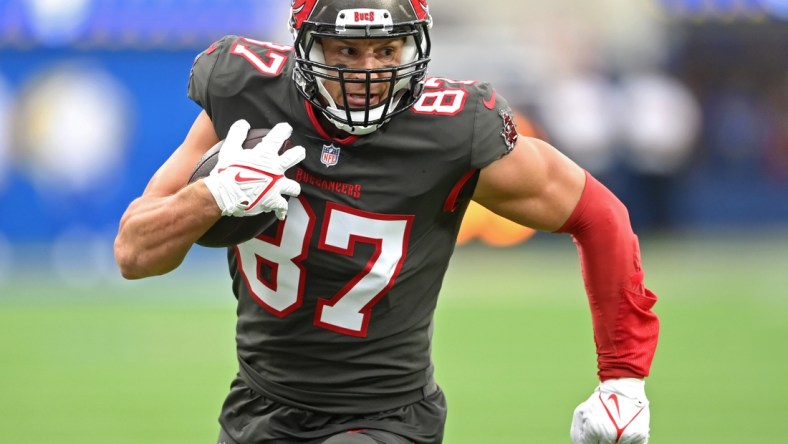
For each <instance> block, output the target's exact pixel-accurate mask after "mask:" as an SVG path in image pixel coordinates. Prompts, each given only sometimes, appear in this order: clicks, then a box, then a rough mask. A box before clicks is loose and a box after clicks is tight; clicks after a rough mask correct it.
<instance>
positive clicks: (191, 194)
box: [115, 112, 221, 279]
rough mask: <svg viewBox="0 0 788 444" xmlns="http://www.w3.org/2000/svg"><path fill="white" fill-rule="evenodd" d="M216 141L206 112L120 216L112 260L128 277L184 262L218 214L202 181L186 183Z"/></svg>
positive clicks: (163, 270)
mask: <svg viewBox="0 0 788 444" xmlns="http://www.w3.org/2000/svg"><path fill="white" fill-rule="evenodd" d="M218 141H219V137H218V136H217V135H216V131H215V130H214V128H213V124H212V123H211V120H210V118H209V117H208V115H207V114H206V113H205V112H202V113H200V115H199V116H198V117H197V118H196V119H195V121H194V124H193V125H192V127H191V129H190V130H189V132H188V134H187V135H186V138H185V139H184V141H183V143H181V145H180V146H179V147H178V149H176V150H175V151H174V152H173V154H172V155H171V156H170V158H169V159H167V161H166V162H164V164H163V165H162V166H161V167H160V168H159V170H158V171H157V172H156V173H155V174H154V175H153V177H152V178H151V180H150V182H149V183H148V185H147V187H146V188H145V191H144V192H143V194H142V196H141V197H139V198H137V199H136V200H134V201H133V202H132V203H131V204H130V205H129V207H128V208H127V209H126V212H125V213H124V214H123V217H122V218H121V221H120V227H119V229H118V235H117V237H116V238H115V260H116V261H117V263H118V266H119V268H120V272H121V274H122V275H123V277H125V278H127V279H139V278H144V277H148V276H156V275H160V274H164V273H167V272H169V271H172V270H174V269H175V268H177V267H178V265H180V264H181V263H182V262H183V259H184V257H185V256H186V253H187V252H188V251H189V249H190V248H191V246H192V244H193V243H194V242H195V241H196V240H197V239H198V238H199V237H200V236H201V235H202V234H203V233H205V231H206V230H208V228H210V227H211V225H213V224H214V223H215V222H216V221H217V220H218V219H219V217H220V216H221V210H220V209H219V207H218V206H217V204H216V200H215V199H214V197H213V196H212V194H211V192H210V191H209V190H208V188H207V187H206V186H205V184H204V181H202V180H200V181H196V182H194V183H193V184H190V185H187V183H188V179H189V176H190V175H191V172H192V170H193V168H194V165H195V164H196V163H197V161H198V160H199V159H200V157H201V156H202V155H203V154H204V153H205V152H206V151H207V150H208V149H209V148H210V147H212V146H213V145H214V144H216V143H217V142H218Z"/></svg>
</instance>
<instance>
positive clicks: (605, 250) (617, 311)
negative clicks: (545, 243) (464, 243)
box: [474, 137, 659, 380]
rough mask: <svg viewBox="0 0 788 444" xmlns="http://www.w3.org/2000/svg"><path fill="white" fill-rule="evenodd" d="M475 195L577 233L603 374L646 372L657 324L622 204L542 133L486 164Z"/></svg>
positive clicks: (517, 216)
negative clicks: (538, 137) (552, 144)
mask: <svg viewBox="0 0 788 444" xmlns="http://www.w3.org/2000/svg"><path fill="white" fill-rule="evenodd" d="M474 200H476V201H477V202H479V203H480V204H482V205H484V206H485V207H487V208H489V209H490V210H492V211H494V212H496V213H498V214H500V215H502V216H504V217H506V218H509V219H511V220H513V221H515V222H517V223H520V224H523V225H527V226H530V227H533V228H536V229H540V230H543V231H549V232H566V233H569V234H571V235H572V236H573V238H574V240H575V242H576V243H577V246H578V250H579V253H580V258H581V264H582V270H583V280H584V283H585V287H586V292H587V294H588V298H589V302H590V306H591V312H592V320H593V325H594V339H595V341H596V344H597V355H598V366H599V377H600V379H601V380H606V379H610V378H621V377H639V378H642V377H644V376H646V375H648V372H649V368H650V365H651V360H652V358H653V355H654V350H655V348H656V341H657V335H658V331H659V325H658V320H657V317H656V315H654V313H652V312H651V311H650V309H651V306H652V305H653V304H654V302H656V296H654V295H653V293H651V292H650V291H648V290H647V289H646V288H645V286H644V284H643V278H644V275H643V271H642V269H641V266H640V251H639V247H638V241H637V237H636V236H635V234H634V233H633V231H632V228H631V226H630V222H629V216H628V213H627V210H626V208H625V207H624V205H623V204H622V203H621V201H619V200H618V199H617V198H616V197H615V196H614V195H613V193H611V192H610V191H609V190H608V189H607V188H605V187H604V186H603V185H602V184H601V183H599V182H598V181H597V180H596V179H594V178H593V177H592V176H591V175H590V174H588V173H586V172H585V171H584V170H582V169H581V168H580V167H579V166H577V165H576V164H575V163H574V162H572V161H571V160H570V159H568V158H567V157H566V156H564V155H563V154H561V153H560V152H559V151H557V150H556V149H555V148H553V147H552V146H550V145H549V144H548V143H546V142H543V141H541V140H537V139H533V138H527V137H521V138H520V139H519V140H518V142H517V146H516V147H515V149H514V150H513V151H512V152H511V153H509V154H508V155H506V156H504V157H502V158H501V159H499V160H497V161H495V162H493V163H491V164H490V165H488V166H487V167H485V168H484V169H482V171H481V173H480V177H479V183H478V186H477V188H476V191H475V193H474Z"/></svg>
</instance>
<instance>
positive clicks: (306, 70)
mask: <svg viewBox="0 0 788 444" xmlns="http://www.w3.org/2000/svg"><path fill="white" fill-rule="evenodd" d="M290 12H291V14H290V23H289V27H290V31H291V33H292V34H293V38H294V39H295V44H294V46H295V60H296V64H295V69H294V73H293V77H294V80H295V83H296V85H297V87H298V89H299V91H300V92H301V94H302V95H303V96H304V97H305V98H306V99H307V100H308V101H309V102H310V103H311V104H312V105H313V106H315V107H316V108H318V109H320V110H321V111H322V113H323V115H325V116H326V118H328V120H329V121H331V122H332V123H333V124H334V125H336V126H337V128H339V129H341V130H344V131H347V132H349V133H351V134H368V133H371V132H373V131H375V130H376V129H378V128H379V127H380V126H381V125H383V124H384V123H386V122H387V121H388V120H389V119H390V118H391V117H392V116H394V115H396V114H399V113H401V112H403V111H405V110H406V109H408V108H409V107H410V106H412V105H413V104H414V103H415V102H416V100H418V98H419V96H420V95H421V92H422V89H423V86H424V79H425V77H426V75H427V64H428V62H429V60H430V58H429V54H430V46H431V45H430V38H429V29H430V27H431V26H432V18H431V17H430V14H429V9H428V6H427V0H293V1H292V4H291V11H290ZM359 17H362V18H361V19H359ZM325 38H341V39H376V38H379V39H392V38H404V39H405V45H404V47H403V51H402V60H401V64H400V65H399V66H393V67H384V68H375V69H359V68H348V67H337V66H329V65H326V63H325V59H324V57H323V48H322V45H321V40H322V39H325ZM326 80H328V81H335V82H338V83H339V84H340V85H341V88H342V91H343V94H344V92H345V91H347V89H346V87H345V85H346V84H348V83H364V84H366V88H367V91H369V89H370V87H371V85H372V84H373V83H389V84H390V87H389V88H388V97H385V98H384V99H383V100H381V101H380V102H379V104H377V105H375V106H370V97H367V102H366V106H365V107H364V109H352V110H351V109H349V108H343V107H340V106H339V105H337V104H336V103H335V101H334V99H333V98H332V97H331V95H330V94H329V93H328V91H327V90H326V88H325V86H324V84H323V82H324V81H326ZM344 103H348V100H347V97H346V98H345V101H344Z"/></svg>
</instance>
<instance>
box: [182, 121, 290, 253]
mask: <svg viewBox="0 0 788 444" xmlns="http://www.w3.org/2000/svg"><path fill="white" fill-rule="evenodd" d="M268 131H269V130H268V129H264V128H256V129H251V130H249V133H248V134H247V137H246V140H245V141H244V143H243V145H242V146H243V148H244V149H250V148H253V147H254V146H255V145H257V144H258V143H259V142H260V140H262V138H263V137H265V135H266V134H268ZM223 143H224V140H222V141H220V142H219V143H217V144H216V145H214V146H212V147H211V149H209V150H208V151H206V152H205V154H203V156H202V157H201V158H200V160H199V161H198V162H197V165H195V166H194V171H192V174H191V176H190V177H189V183H192V182H194V181H196V180H199V179H202V178H203V177H206V176H208V174H210V173H211V171H212V170H213V168H214V167H215V166H216V162H218V161H219V151H220V150H221V149H222V144H223ZM291 146H292V144H291V143H290V139H288V140H286V141H285V143H284V144H283V145H282V148H281V149H280V150H279V152H280V153H282V152H284V151H286V150H287V149H288V148H290V147H291ZM285 199H287V196H285ZM276 221H277V219H276V215H275V214H274V213H273V212H268V213H260V214H258V215H255V216H247V217H232V216H222V217H221V218H219V220H218V221H216V223H215V224H213V226H211V228H209V229H208V231H206V232H205V234H203V235H202V236H201V237H200V238H199V239H197V242H196V243H197V245H202V246H203V247H211V248H223V247H231V246H233V245H238V244H240V243H242V242H246V241H248V240H249V239H252V238H253V237H255V236H257V235H259V234H260V233H262V232H263V230H265V229H266V228H268V227H269V226H271V225H272V224H273V223H274V222H276Z"/></svg>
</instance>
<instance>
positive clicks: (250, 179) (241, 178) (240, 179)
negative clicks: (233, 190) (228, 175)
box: [235, 173, 263, 182]
mask: <svg viewBox="0 0 788 444" xmlns="http://www.w3.org/2000/svg"><path fill="white" fill-rule="evenodd" d="M259 180H263V178H262V177H260V176H257V177H244V176H241V173H237V174H236V175H235V181H236V182H255V181H259Z"/></svg>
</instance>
